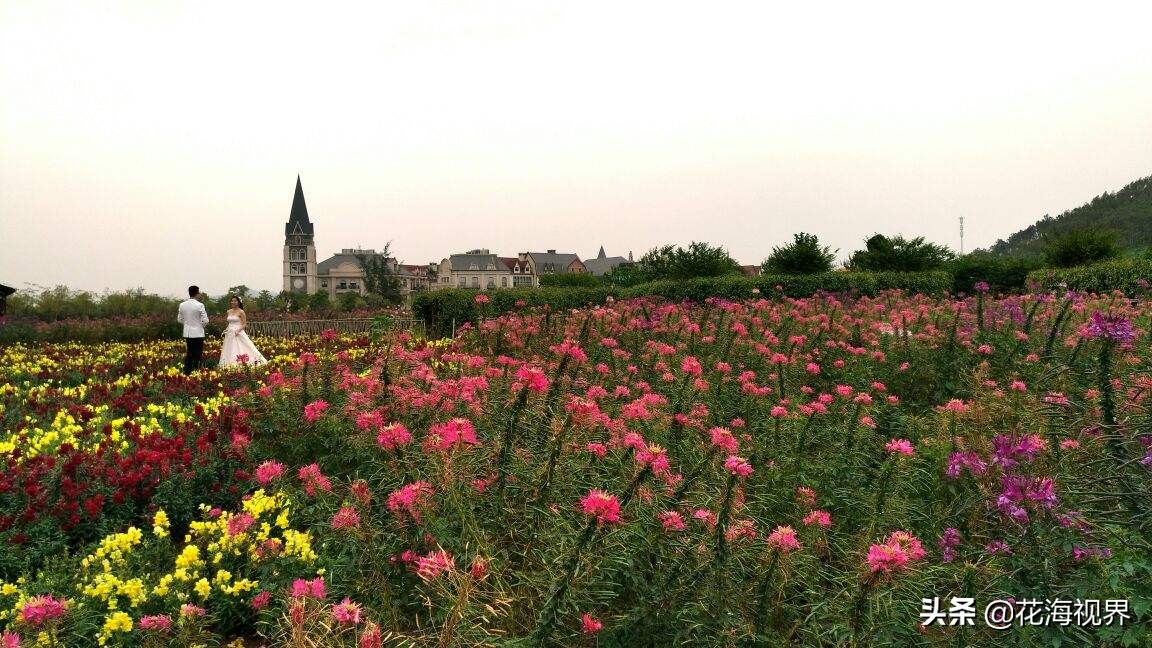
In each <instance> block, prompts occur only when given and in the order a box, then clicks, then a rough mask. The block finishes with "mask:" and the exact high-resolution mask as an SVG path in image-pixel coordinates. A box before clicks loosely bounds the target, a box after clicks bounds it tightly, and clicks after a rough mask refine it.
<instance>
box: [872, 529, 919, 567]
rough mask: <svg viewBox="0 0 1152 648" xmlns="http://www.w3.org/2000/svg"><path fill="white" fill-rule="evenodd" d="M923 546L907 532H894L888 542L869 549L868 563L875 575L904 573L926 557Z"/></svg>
mask: <svg viewBox="0 0 1152 648" xmlns="http://www.w3.org/2000/svg"><path fill="white" fill-rule="evenodd" d="M925 553H926V552H925V551H924V547H923V545H921V544H920V540H918V539H917V538H916V536H914V535H912V534H910V533H907V532H905V531H893V532H892V534H891V535H889V536H888V541H887V542H884V543H881V544H874V545H872V546H871V547H869V548H868V557H867V559H866V562H867V564H868V569H869V570H870V571H871V572H872V573H873V574H875V573H878V572H884V573H893V572H899V571H904V570H907V569H908V566H909V565H910V564H911V563H912V562H914V561H917V560H920V559H921V558H923V557H924V556H925Z"/></svg>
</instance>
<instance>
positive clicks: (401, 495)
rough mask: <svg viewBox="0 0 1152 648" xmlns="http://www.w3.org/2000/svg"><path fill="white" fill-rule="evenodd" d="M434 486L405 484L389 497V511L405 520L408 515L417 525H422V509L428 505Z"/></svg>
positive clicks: (426, 483)
mask: <svg viewBox="0 0 1152 648" xmlns="http://www.w3.org/2000/svg"><path fill="white" fill-rule="evenodd" d="M432 492H433V491H432V484H429V483H428V482H426V481H418V482H412V483H411V484H405V485H404V486H401V487H400V488H399V489H397V490H395V491H392V493H390V494H389V495H388V499H387V506H388V510H389V511H392V512H393V513H395V514H396V516H397V517H399V518H401V519H403V516H404V515H405V514H407V515H408V516H410V517H411V518H412V520H413V521H414V522H416V523H417V524H419V523H420V507H422V506H425V505H427V503H428V500H429V499H430V498H431V497H432Z"/></svg>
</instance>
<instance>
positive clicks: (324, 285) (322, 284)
mask: <svg viewBox="0 0 1152 648" xmlns="http://www.w3.org/2000/svg"><path fill="white" fill-rule="evenodd" d="M320 287H321V288H327V287H328V280H327V279H324V280H322V281H321V282H320Z"/></svg>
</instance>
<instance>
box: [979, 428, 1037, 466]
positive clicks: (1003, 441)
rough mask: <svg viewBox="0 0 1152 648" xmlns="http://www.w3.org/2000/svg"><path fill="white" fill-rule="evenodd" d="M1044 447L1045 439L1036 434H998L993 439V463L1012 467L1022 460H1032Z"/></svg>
mask: <svg viewBox="0 0 1152 648" xmlns="http://www.w3.org/2000/svg"><path fill="white" fill-rule="evenodd" d="M1043 449H1044V441H1043V439H1041V438H1040V437H1039V436H1036V435H1034V434H1033V435H1028V436H1023V437H1014V436H1009V435H1007V434H998V435H996V436H995V437H994V438H993V439H992V465H993V466H1000V467H1001V468H1011V467H1012V466H1015V465H1016V464H1017V463H1019V462H1021V461H1024V462H1031V461H1032V460H1034V459H1035V458H1036V453H1038V452H1040V451H1041V450H1043Z"/></svg>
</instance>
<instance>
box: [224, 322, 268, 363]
mask: <svg viewBox="0 0 1152 648" xmlns="http://www.w3.org/2000/svg"><path fill="white" fill-rule="evenodd" d="M241 356H245V357H244V358H243V359H241ZM265 362H268V359H267V358H265V357H264V355H263V354H261V353H260V351H258V350H257V349H256V345H255V344H252V339H251V338H249V337H248V334H247V333H245V332H244V331H242V330H240V316H239V315H229V316H228V328H227V329H225V330H224V343H223V344H222V345H220V366H221V367H233V366H236V365H241V364H248V365H261V364H264V363H265Z"/></svg>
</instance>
